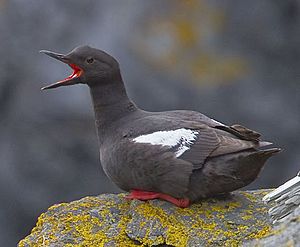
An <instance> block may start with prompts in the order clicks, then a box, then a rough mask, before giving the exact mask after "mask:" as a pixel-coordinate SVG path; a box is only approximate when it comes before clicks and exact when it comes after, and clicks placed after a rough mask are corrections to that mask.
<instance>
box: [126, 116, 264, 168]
mask: <svg viewBox="0 0 300 247" xmlns="http://www.w3.org/2000/svg"><path fill="white" fill-rule="evenodd" d="M184 112H188V113H189V114H190V112H189V111H184ZM177 113H178V111H176V114H167V115H166V114H165V115H164V116H161V115H154V116H147V117H146V118H143V119H140V120H139V123H138V124H136V126H143V128H141V129H142V131H135V133H138V134H137V135H136V136H135V137H134V138H132V141H133V142H136V143H144V144H150V145H157V146H162V147H167V148H168V150H169V151H171V152H173V153H174V154H175V156H176V157H177V158H179V159H183V160H185V161H188V162H191V163H192V164H193V168H194V169H199V168H201V167H202V166H203V164H204V163H205V160H206V159H207V158H209V157H215V156H218V155H224V154H229V153H234V152H238V151H241V150H245V149H251V148H255V147H258V146H259V142H255V141H248V140H243V139H240V138H239V137H237V136H235V135H233V134H231V133H230V132H228V131H226V130H222V129H218V128H215V127H211V126H209V125H207V124H205V123H202V122H200V121H199V119H197V117H195V114H194V115H193V114H192V115H189V114H186V115H184V114H183V116H184V117H182V115H178V114H177ZM192 113H193V112H192ZM201 116H202V119H204V117H203V116H204V115H201ZM188 118H191V119H192V121H191V120H188ZM213 121H214V120H213ZM206 122H207V121H206ZM147 123H150V125H148V124H147ZM148 126H149V127H148ZM218 126H221V124H219V125H218ZM224 126H225V125H224ZM228 128H229V127H228Z"/></svg>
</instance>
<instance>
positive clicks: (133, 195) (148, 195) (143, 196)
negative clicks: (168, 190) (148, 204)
mask: <svg viewBox="0 0 300 247" xmlns="http://www.w3.org/2000/svg"><path fill="white" fill-rule="evenodd" d="M125 198H126V199H138V200H142V201H147V200H153V199H162V200H165V201H168V202H171V203H173V204H174V205H176V206H177V207H180V208H186V207H188V206H189V205H190V200H189V199H187V198H182V199H177V198H174V197H172V196H170V195H167V194H163V193H158V192H150V191H142V190H132V191H131V192H130V194H129V195H127V196H126V197H125Z"/></svg>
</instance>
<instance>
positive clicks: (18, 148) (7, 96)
mask: <svg viewBox="0 0 300 247" xmlns="http://www.w3.org/2000/svg"><path fill="white" fill-rule="evenodd" d="M299 11H300V1H298V0H285V1H281V0H265V1H261V0H252V1H246V0H240V1H234V0H224V1H217V0H189V1H183V0H152V1H146V0H144V1H141V0H101V1H96V0H86V1H81V0H65V1H61V0H52V1H37V0H26V1H22V0H0V56H1V59H0V116H1V117H0V198H1V202H0V246H14V245H15V244H16V243H17V241H18V240H20V239H21V238H23V237H24V236H25V235H27V234H28V233H29V231H30V229H31V228H32V227H33V226H34V224H35V221H36V219H37V216H38V215H39V214H40V213H41V212H43V211H45V210H46V209H47V208H48V207H49V206H50V205H53V204H55V203H59V202H64V201H71V200H75V199H79V198H81V197H84V196H87V195H96V194H100V193H107V192H116V191H118V189H117V188H116V187H115V186H114V185H113V184H112V183H111V182H110V181H109V180H108V179H107V178H106V177H105V175H104V174H103V172H102V169H101V166H100V164H99V158H98V147H97V139H96V134H95V129H94V116H93V112H92V108H91V100H90V96H89V91H88V88H87V87H86V86H73V87H68V88H60V89H58V90H52V91H47V92H41V91H40V88H41V87H42V86H44V85H45V84H47V83H52V82H55V81H57V80H59V79H62V78H65V77H66V76H67V74H68V73H69V72H70V69H68V68H67V66H64V65H62V64H60V63H58V62H56V61H54V60H51V59H49V58H48V57H46V56H44V55H41V54H39V53H38V51H39V50H41V49H48V50H53V51H57V52H63V53H64V52H69V51H70V50H71V49H73V48H74V47H75V46H77V45H80V44H89V45H91V46H94V47H97V48H101V49H103V50H105V51H107V52H109V53H111V54H112V55H114V56H115V57H116V58H117V59H118V60H119V62H120V64H121V69H122V72H123V77H124V80H125V83H126V85H127V88H128V93H129V95H130V96H131V98H132V99H133V100H134V101H135V102H136V103H137V105H139V106H140V107H142V108H144V109H146V110H151V111H161V110H168V109H193V110H197V111H201V112H203V113H205V114H207V115H209V116H211V117H213V118H215V119H217V120H219V121H222V122H224V123H227V124H232V123H241V124H243V125H245V126H247V127H249V128H253V129H255V130H257V131H259V132H261V133H263V134H264V139H266V140H271V141H273V142H274V143H275V144H276V145H277V146H280V147H282V148H283V149H284V152H282V153H281V154H280V155H278V156H276V157H274V158H272V159H271V160H270V161H269V162H268V164H267V166H266V168H265V169H264V171H263V172H262V174H261V176H260V178H259V179H258V180H257V181H256V182H255V183H253V184H252V185H251V186H250V187H249V188H260V187H263V188H267V187H274V186H277V185H279V184H281V183H282V182H284V181H285V180H287V179H288V178H291V177H293V176H294V175H295V173H296V172H297V171H298V170H299V167H300V152H299V150H300V114H299V111H300V81H299V79H300V45H299V44H300V12H299Z"/></svg>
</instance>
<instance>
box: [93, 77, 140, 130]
mask: <svg viewBox="0 0 300 247" xmlns="http://www.w3.org/2000/svg"><path fill="white" fill-rule="evenodd" d="M90 92H91V97H92V102H93V106H94V112H95V120H96V127H97V128H98V131H99V129H102V130H105V129H106V128H107V127H109V126H111V125H112V123H113V122H115V121H117V120H119V119H120V118H122V117H124V116H126V114H129V113H130V112H132V111H135V110H136V109H137V108H136V106H135V105H134V104H133V103H132V102H131V101H130V99H129V98H128V96H127V93H126V90H125V87H124V84H123V82H122V81H114V82H109V83H105V84H101V83H99V84H98V85H95V86H93V87H90Z"/></svg>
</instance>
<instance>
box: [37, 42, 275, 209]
mask: <svg viewBox="0 0 300 247" xmlns="http://www.w3.org/2000/svg"><path fill="white" fill-rule="evenodd" d="M40 52H41V53H44V54H46V55H48V56H50V57H52V58H55V59H57V60H59V61H61V62H63V63H65V64H67V65H69V66H70V67H71V68H72V70H73V73H72V74H71V75H70V76H68V77H67V78H66V79H64V80H60V81H58V82H55V83H53V84H50V85H48V86H45V87H43V88H42V90H46V89H53V88H57V87H61V86H69V85H73V84H86V85H88V87H89V89H90V94H91V98H92V103H93V108H94V113H95V125H96V130H97V135H98V140H99V149H100V163H101V165H102V167H103V170H104V172H105V174H106V175H107V176H108V177H109V178H110V179H111V180H112V181H113V182H114V183H115V184H116V185H117V186H118V187H119V188H121V189H122V190H124V191H127V192H129V193H128V194H127V196H126V198H127V199H128V200H134V199H137V200H143V201H148V200H153V199H161V200H165V201H168V202H170V203H173V204H174V205H176V206H178V207H181V208H185V207H189V206H190V204H192V203H195V202H197V201H201V200H202V199H204V198H209V197H215V196H220V195H226V194H229V193H230V192H232V191H234V190H237V189H239V188H242V187H244V186H246V185H248V184H250V183H251V182H252V181H254V180H255V179H256V178H257V176H258V174H259V173H260V171H261V169H262V167H263V166H264V164H265V162H266V160H267V159H268V158H270V157H271V156H272V155H275V154H277V153H278V152H280V148H277V147H273V148H269V149H266V148H264V147H265V146H268V145H271V144H272V143H270V142H266V141H261V140H260V134H259V133H258V132H256V131H253V130H250V129H248V128H246V127H244V126H242V125H240V124H233V125H230V126H228V125H225V124H223V123H221V122H218V121H216V120H214V119H212V118H210V117H208V116H206V115H204V114H202V113H200V112H196V111H190V110H172V111H163V112H149V111H145V110H142V109H140V108H139V107H138V106H137V105H136V104H135V103H133V101H132V100H130V99H129V97H128V95H127V92H126V89H125V86H124V82H123V79H122V76H121V72H120V65H119V63H118V61H117V60H116V59H115V58H114V57H112V56H111V55H109V54H108V53H106V52H105V51H103V50H99V49H96V48H92V47H90V46H87V45H83V46H79V47H76V48H75V49H73V50H72V51H71V52H69V53H67V54H61V53H56V52H51V51H47V50H42V51H40Z"/></svg>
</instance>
